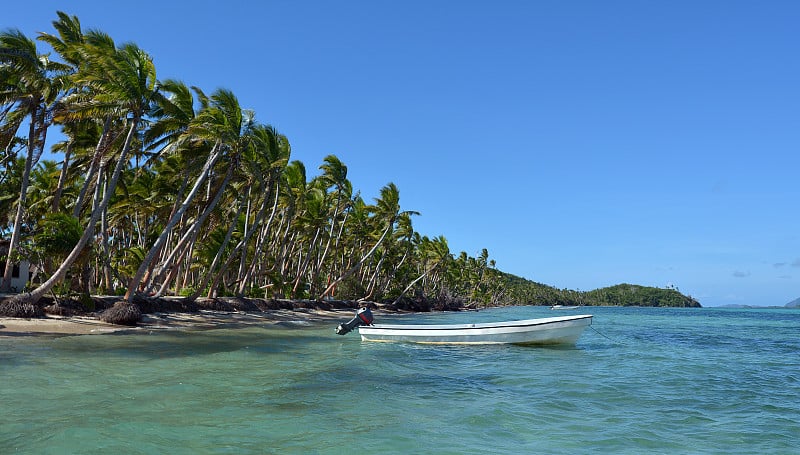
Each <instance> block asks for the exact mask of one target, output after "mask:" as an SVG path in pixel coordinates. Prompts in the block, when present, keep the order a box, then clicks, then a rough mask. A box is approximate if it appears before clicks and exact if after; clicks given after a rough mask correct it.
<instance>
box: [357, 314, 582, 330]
mask: <svg viewBox="0 0 800 455" xmlns="http://www.w3.org/2000/svg"><path fill="white" fill-rule="evenodd" d="M592 317H593V315H591V314H578V315H574V316H556V317H549V318H537V319H521V320H516V321H505V322H485V323H477V324H442V325H425V324H373V325H368V326H361V327H359V328H358V329H359V331H361V330H363V329H368V330H367V331H369V329H374V330H394V331H430V330H470V329H503V328H515V327H536V326H540V325H550V324H558V323H560V322H574V321H578V320H581V319H589V320H590V321H591V319H592ZM590 323H591V322H590Z"/></svg>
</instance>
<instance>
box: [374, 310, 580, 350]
mask: <svg viewBox="0 0 800 455" xmlns="http://www.w3.org/2000/svg"><path fill="white" fill-rule="evenodd" d="M591 323H592V315H590V314H581V315H575V316H561V317H553V318H540V319H525V320H520V321H505V322H490V323H480V324H450V325H387V324H375V325H361V326H359V327H358V331H359V333H360V334H361V339H362V340H364V341H388V342H397V341H399V342H410V343H432V344H501V343H511V344H574V343H575V342H576V341H577V340H578V338H579V337H580V336H581V333H583V330H584V329H585V328H586V327H587V326H589V325H591Z"/></svg>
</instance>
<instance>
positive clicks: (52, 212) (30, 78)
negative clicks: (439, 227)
mask: <svg viewBox="0 0 800 455" xmlns="http://www.w3.org/2000/svg"><path fill="white" fill-rule="evenodd" d="M57 16H58V18H57V19H56V20H55V21H53V23H52V25H53V28H54V32H53V33H39V35H38V36H37V37H36V38H35V39H33V38H30V37H28V36H26V35H24V34H23V33H21V32H20V31H19V30H15V29H10V30H5V31H2V32H0V217H1V218H0V234H2V235H0V237H5V238H7V239H8V242H7V243H8V245H9V247H8V253H7V256H6V257H3V258H0V264H2V262H5V267H4V269H3V270H2V273H3V278H2V283H0V292H3V291H8V290H9V283H10V274H11V268H12V265H13V264H17V263H19V261H20V260H23V259H24V260H27V261H29V262H30V263H31V264H32V270H33V271H34V276H33V278H32V280H31V284H30V285H29V286H30V288H29V289H26V291H27V292H24V293H20V294H18V295H17V296H16V297H15V298H14V301H15V302H26V303H36V302H38V301H39V300H40V299H41V298H42V297H43V296H45V295H49V294H69V293H75V294H82V295H83V296H84V297H85V296H88V295H90V294H106V295H119V296H120V297H121V298H122V299H124V300H126V301H128V302H131V301H133V300H134V298H142V296H147V297H160V296H165V295H182V296H185V297H186V299H187V300H189V301H193V300H195V299H198V298H199V297H217V296H239V297H251V298H267V299H270V298H284V299H314V300H320V301H323V300H326V299H334V298H335V299H340V300H344V299H350V300H369V301H375V302H392V303H400V302H412V303H413V302H418V303H419V302H423V303H424V305H423V307H425V308H430V307H431V305H432V304H433V306H434V307H441V308H457V307H459V306H462V305H467V304H473V305H503V304H516V303H533V304H555V303H574V302H578V301H580V302H582V303H590V302H589V301H590V300H591V301H592V302H602V303H604V304H620V303H621V304H626V303H625V302H633V301H635V302H638V304H647V303H653V301H652V299H651V300H648V298H642V299H639V300H626V299H622V298H617V297H620V296H623V297H624V296H626V295H627V294H625V293H624V292H616V291H615V292H611V291H609V292H608V293H600V292H599V291H598V293H596V294H592V293H578V292H575V291H566V290H563V291H561V290H556V289H553V288H551V287H548V286H545V285H541V284H538V283H533V282H531V281H528V280H524V279H521V278H518V277H514V276H512V275H508V274H505V273H503V272H500V271H499V270H497V269H496V267H495V263H494V261H492V260H490V259H489V254H488V251H487V250H485V249H484V250H482V251H481V252H480V253H479V254H477V256H476V257H472V256H470V255H468V254H467V253H464V252H462V253H460V254H459V255H455V254H453V253H452V252H451V251H450V248H449V246H448V243H447V240H446V238H445V237H444V236H435V237H428V236H426V235H423V234H421V233H419V232H417V231H416V230H415V229H414V227H413V219H414V217H415V216H417V215H418V213H416V212H414V211H413V210H405V209H403V208H401V205H400V191H399V189H398V188H397V187H396V186H395V185H394V184H393V183H387V184H386V185H385V186H384V187H383V188H381V189H380V191H379V196H378V197H376V198H375V199H374V200H372V201H367V200H364V199H363V198H362V197H361V194H360V192H359V191H357V190H355V189H354V188H353V186H352V183H351V182H350V181H349V180H348V176H347V172H348V168H347V166H346V165H345V163H343V162H342V161H341V160H340V159H339V158H338V157H336V156H335V155H329V156H327V157H325V159H324V160H323V163H322V164H321V165H320V166H319V171H320V172H319V175H316V176H313V177H310V176H309V173H308V172H307V168H306V166H305V164H303V163H302V162H300V161H298V160H293V159H292V157H291V145H290V142H289V139H288V138H287V137H286V136H284V135H283V134H281V133H280V132H279V131H277V130H276V129H275V128H274V127H273V126H271V125H269V124H265V123H261V122H259V121H258V120H256V117H255V113H254V112H252V111H250V110H248V109H245V108H243V107H242V104H241V103H240V101H239V99H238V97H237V96H236V95H235V94H234V93H232V92H231V91H229V90H227V89H217V90H214V91H213V92H211V93H206V92H205V91H204V90H203V89H201V88H199V87H196V86H192V85H188V84H186V83H185V82H183V81H180V80H173V79H168V80H159V79H158V78H157V73H156V66H155V64H154V62H153V59H152V57H151V56H150V55H149V54H148V53H147V52H146V51H145V50H143V49H141V48H139V47H138V46H137V45H136V44H133V43H125V44H117V43H116V42H115V41H114V40H113V39H112V37H110V36H109V35H107V34H105V33H103V32H101V31H98V30H89V31H86V30H84V29H83V28H82V27H81V23H80V21H79V19H78V18H77V17H76V16H71V15H68V14H66V13H63V12H58V13H57ZM42 47H47V48H49V49H50V50H51V51H50V52H47V53H44V52H42V51H41V48H42ZM53 128H57V129H58V131H59V132H60V135H59V137H63V140H61V141H59V142H57V143H56V144H54V145H53V146H52V148H51V149H50V150H49V151H46V150H45V143H46V138H47V135H48V132H51V130H52V129H53ZM45 152H47V153H48V154H47V155H46V154H45ZM50 155H52V156H60V157H61V161H60V162H55V161H52V160H47V159H42V157H43V156H50ZM640 294H641V293H640ZM648 295H649V294H648ZM615 299H616V300H615ZM584 301H585V302H584ZM669 303H670V304H680V303H681V302H678V301H672V300H670V301H669Z"/></svg>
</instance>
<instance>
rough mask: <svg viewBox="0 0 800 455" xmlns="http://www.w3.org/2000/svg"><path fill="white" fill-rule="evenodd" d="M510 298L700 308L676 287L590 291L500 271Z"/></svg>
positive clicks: (552, 302)
mask: <svg viewBox="0 0 800 455" xmlns="http://www.w3.org/2000/svg"><path fill="white" fill-rule="evenodd" d="M498 273H499V274H501V275H502V276H503V279H504V282H505V283H504V284H505V286H504V288H505V291H506V292H507V293H508V294H510V295H511V296H512V299H510V300H511V301H514V302H519V303H518V304H523V303H524V304H528V305H548V306H553V305H566V306H573V305H581V306H649V307H685V308H701V307H702V305H701V304H700V302H698V301H697V299H695V298H693V297H691V296H687V295H684V294H682V293H681V292H680V291H679V290H678V289H677V288H674V287H667V288H656V287H650V286H641V285H637V284H628V283H622V284H617V285H614V286H609V287H605V288H600V289H595V290H592V291H578V290H571V289H557V288H555V287H552V286H548V285H546V284H542V283H537V282H534V281H530V280H527V279H524V278H520V277H518V276H514V275H511V274H507V273H503V272H499V271H498Z"/></svg>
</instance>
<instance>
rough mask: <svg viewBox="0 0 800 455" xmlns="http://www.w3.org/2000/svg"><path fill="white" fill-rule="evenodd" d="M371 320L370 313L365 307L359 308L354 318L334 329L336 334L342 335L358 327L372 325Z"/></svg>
mask: <svg viewBox="0 0 800 455" xmlns="http://www.w3.org/2000/svg"><path fill="white" fill-rule="evenodd" d="M372 320H373V318H372V311H370V310H369V308H367V307H364V308H361V309H360V310H358V311H357V312H356V316H355V317H354V318H353V319H351V320H349V321H347V322H345V323H344V324H339V327H336V333H337V334H339V335H344V334H346V333H349V332H350V331H351V330H353V329H355V328H356V327H358V326H360V325H372Z"/></svg>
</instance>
